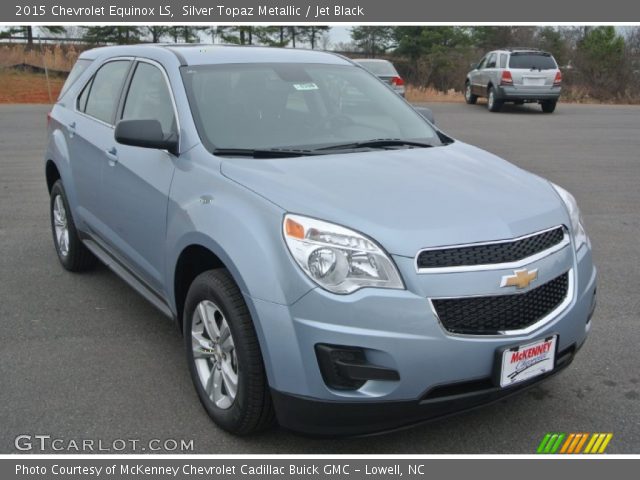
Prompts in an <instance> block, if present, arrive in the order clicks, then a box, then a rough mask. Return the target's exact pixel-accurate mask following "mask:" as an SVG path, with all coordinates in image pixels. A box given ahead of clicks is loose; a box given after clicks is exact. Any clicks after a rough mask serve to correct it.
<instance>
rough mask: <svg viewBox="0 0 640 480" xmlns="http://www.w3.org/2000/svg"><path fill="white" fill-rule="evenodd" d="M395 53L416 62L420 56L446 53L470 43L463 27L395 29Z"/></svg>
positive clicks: (467, 33)
mask: <svg viewBox="0 0 640 480" xmlns="http://www.w3.org/2000/svg"><path fill="white" fill-rule="evenodd" d="M394 34H395V38H396V42H397V44H398V46H397V48H396V50H395V53H397V54H399V55H406V56H408V57H409V58H410V59H411V60H412V61H416V60H417V59H418V58H419V57H421V56H422V55H428V54H433V53H446V52H447V51H450V49H452V48H458V47H460V46H465V47H466V46H468V45H469V44H470V43H471V38H470V36H469V32H468V31H467V29H466V28H465V27H396V29H395V32H394Z"/></svg>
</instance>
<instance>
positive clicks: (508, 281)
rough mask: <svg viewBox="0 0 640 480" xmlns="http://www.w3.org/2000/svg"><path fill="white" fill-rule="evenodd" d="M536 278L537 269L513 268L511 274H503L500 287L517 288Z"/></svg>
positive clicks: (524, 286) (525, 285)
mask: <svg viewBox="0 0 640 480" xmlns="http://www.w3.org/2000/svg"><path fill="white" fill-rule="evenodd" d="M537 278H538V269H537V268H536V269H535V270H531V271H529V270H527V269H526V268H523V269H522V270H514V271H513V275H505V276H503V277H502V282H500V286H501V287H516V288H518V289H521V288H527V287H528V286H529V284H530V283H531V282H533V281H534V280H535V279H537Z"/></svg>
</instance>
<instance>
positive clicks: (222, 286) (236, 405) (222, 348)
mask: <svg viewBox="0 0 640 480" xmlns="http://www.w3.org/2000/svg"><path fill="white" fill-rule="evenodd" d="M183 324H184V338H185V347H186V353H187V362H188V364H189V371H190V372H191V378H192V380H193V383H194V386H195V388H196V392H197V393H198V397H199V398H200V402H201V403H202V405H203V406H204V408H205V410H206V411H207V413H208V414H209V416H210V417H211V418H212V419H213V421H214V422H215V423H216V424H217V425H219V426H220V427H221V428H223V429H224V430H226V431H228V432H231V433H234V434H236V435H247V434H251V433H255V432H258V431H260V430H264V429H266V428H268V427H270V426H271V425H272V424H273V423H274V419H275V415H274V412H273V406H272V402H271V394H270V392H269V384H268V382H267V377H266V373H265V370H264V364H263V360H262V353H261V351H260V345H259V344H258V338H257V336H256V333H255V329H254V327H253V322H252V320H251V316H250V314H249V310H248V309H247V305H246V304H245V302H244V299H243V297H242V293H241V292H240V289H239V288H238V287H237V285H236V284H235V282H234V281H233V279H232V278H231V275H230V274H229V272H228V271H227V270H224V269H217V270H209V271H207V272H204V273H202V274H200V275H199V276H198V277H196V279H195V280H194V281H193V283H192V284H191V287H190V288H189V292H188V294H187V299H186V302H185V308H184V322H183Z"/></svg>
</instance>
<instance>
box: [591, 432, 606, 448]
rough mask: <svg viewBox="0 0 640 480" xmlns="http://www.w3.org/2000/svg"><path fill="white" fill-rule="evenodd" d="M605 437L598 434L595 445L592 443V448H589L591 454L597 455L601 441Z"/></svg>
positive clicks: (603, 434) (602, 434) (604, 434)
mask: <svg viewBox="0 0 640 480" xmlns="http://www.w3.org/2000/svg"><path fill="white" fill-rule="evenodd" d="M606 436H607V434H606V433H599V434H598V439H597V440H596V443H594V444H593V447H591V453H598V448H600V444H601V443H602V441H603V440H604V437H606Z"/></svg>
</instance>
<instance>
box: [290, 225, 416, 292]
mask: <svg viewBox="0 0 640 480" xmlns="http://www.w3.org/2000/svg"><path fill="white" fill-rule="evenodd" d="M283 230H284V238H285V241H286V242H287V247H288V248H289V252H291V255H292V256H293V258H294V259H295V261H296V263H297V264H298V265H300V268H302V270H304V272H305V273H306V274H307V275H308V276H309V278H311V280H313V281H314V282H316V283H317V284H318V285H320V286H321V287H322V288H324V289H326V290H329V291H330V292H333V293H351V292H355V291H356V290H358V289H360V288H363V287H377V288H397V289H404V284H403V283H402V280H401V279H400V274H399V273H398V270H397V269H396V267H395V265H394V264H393V261H392V260H391V258H389V256H388V255H387V254H386V253H385V252H384V251H383V250H382V248H380V247H379V246H378V244H377V243H375V242H374V241H373V240H371V239H370V238H367V237H365V236H364V235H361V234H360V233H357V232H354V231H353V230H349V229H348V228H345V227H341V226H339V225H334V224H332V223H328V222H323V221H321V220H315V219H313V218H308V217H302V216H300V215H286V216H285V217H284V222H283Z"/></svg>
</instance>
